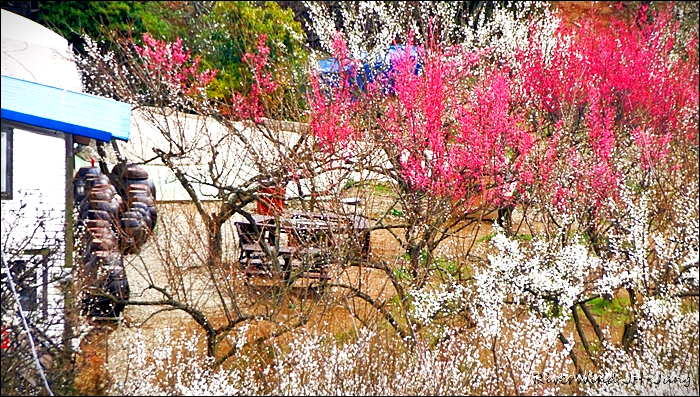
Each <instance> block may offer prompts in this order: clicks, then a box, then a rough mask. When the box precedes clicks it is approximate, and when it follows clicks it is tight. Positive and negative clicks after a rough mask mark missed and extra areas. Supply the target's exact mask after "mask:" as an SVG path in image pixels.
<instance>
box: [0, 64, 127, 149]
mask: <svg viewBox="0 0 700 397" xmlns="http://www.w3.org/2000/svg"><path fill="white" fill-rule="evenodd" d="M2 118H3V119H6V120H10V121H15V122H18V123H24V124H28V125H33V126H36V127H42V128H46V129H50V130H56V131H61V132H65V133H68V134H74V135H80V136H84V137H87V138H94V139H97V140H100V141H107V142H108V141H111V140H112V138H116V139H121V140H124V141H128V140H129V131H130V130H131V105H129V104H127V103H122V102H117V101H114V100H111V99H107V98H102V97H98V96H94V95H89V94H85V93H81V92H73V91H68V90H63V89H60V88H55V87H50V86H47V85H43V84H38V83H34V82H31V81H26V80H21V79H16V78H14V77H9V76H2Z"/></svg>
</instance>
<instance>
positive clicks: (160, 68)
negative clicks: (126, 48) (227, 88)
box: [134, 33, 217, 94]
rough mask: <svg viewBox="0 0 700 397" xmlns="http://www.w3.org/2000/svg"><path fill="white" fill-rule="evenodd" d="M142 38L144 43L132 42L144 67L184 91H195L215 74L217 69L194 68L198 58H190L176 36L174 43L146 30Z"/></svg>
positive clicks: (189, 92) (204, 85)
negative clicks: (160, 38) (199, 69)
mask: <svg viewBox="0 0 700 397" xmlns="http://www.w3.org/2000/svg"><path fill="white" fill-rule="evenodd" d="M143 42H144V45H143V47H141V46H139V45H136V44H134V48H135V49H136V52H137V53H138V54H139V55H140V56H141V59H142V61H143V65H144V67H145V68H146V70H147V71H148V72H149V73H151V74H152V75H154V77H158V78H160V79H162V80H163V81H165V82H166V83H169V84H171V85H172V86H174V87H177V88H178V89H180V90H182V92H184V93H186V94H195V93H197V92H198V91H199V89H201V88H204V87H206V86H207V84H209V83H210V82H211V81H212V80H213V79H214V78H215V77H216V73H217V70H204V71H202V72H198V71H197V69H198V68H199V61H200V58H199V57H196V58H194V59H191V56H190V52H189V51H187V50H186V49H184V48H183V46H182V40H181V39H180V38H179V37H178V38H177V39H176V40H175V41H174V42H173V43H166V42H165V41H162V40H156V39H154V38H153V37H152V36H151V35H149V34H148V33H146V34H144V35H143Z"/></svg>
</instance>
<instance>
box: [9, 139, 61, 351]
mask: <svg viewBox="0 0 700 397" xmlns="http://www.w3.org/2000/svg"><path fill="white" fill-rule="evenodd" d="M12 150H13V153H12V160H13V161H12V162H13V164H12V199H11V200H2V209H1V214H2V231H1V233H2V244H3V255H4V256H5V259H6V260H8V261H9V260H12V259H13V258H10V257H8V255H7V252H12V251H16V250H18V249H20V250H30V249H42V248H47V247H48V248H51V249H52V255H51V256H50V258H49V272H50V274H49V277H48V279H49V280H54V279H56V278H57V277H58V276H59V275H61V273H65V272H67V271H68V270H69V269H66V268H65V267H64V263H65V249H66V239H65V212H66V211H65V207H66V182H65V181H66V160H65V151H66V149H65V136H64V134H63V133H55V134H52V135H46V134H40V133H36V132H31V131H26V130H22V129H18V128H15V129H14V131H13V147H12ZM14 259H21V258H17V257H15V258H14ZM41 280H42V274H38V275H37V281H38V282H39V284H41ZM41 296H42V291H41V286H39V288H38V290H37V298H38V299H39V300H41ZM42 304H43V302H40V304H39V308H41V307H42ZM48 308H49V316H62V309H63V295H62V294H61V291H60V289H59V286H58V283H56V282H51V283H50V284H49V286H48ZM61 318H62V317H61ZM50 322H51V323H54V322H55V321H53V320H50ZM61 332H62V326H57V327H55V328H54V329H52V332H51V334H53V335H54V336H56V337H59V336H60V335H61Z"/></svg>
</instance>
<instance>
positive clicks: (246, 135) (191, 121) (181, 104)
mask: <svg viewBox="0 0 700 397" xmlns="http://www.w3.org/2000/svg"><path fill="white" fill-rule="evenodd" d="M143 39H144V44H143V45H142V46H141V45H138V44H136V43H134V42H133V41H131V40H127V41H123V42H121V43H120V46H119V48H118V51H116V52H115V53H105V52H103V51H100V50H99V49H98V48H97V46H96V45H89V46H88V47H87V48H88V52H87V55H86V56H85V57H84V58H83V59H82V60H81V61H80V66H82V68H83V73H84V76H85V77H86V79H87V81H89V84H88V85H87V89H88V90H89V91H90V92H92V93H100V94H101V95H106V96H110V97H113V98H116V99H118V100H120V101H123V102H127V103H130V104H132V106H133V113H132V115H133V116H132V117H133V118H132V120H133V122H134V125H135V128H133V129H132V136H131V140H130V142H129V144H128V145H123V146H122V148H121V150H122V153H124V154H125V155H126V156H127V157H128V158H129V161H131V162H134V163H139V164H146V163H147V164H149V166H150V165H160V166H162V167H160V168H159V170H162V171H163V172H166V173H167V175H169V177H170V178H173V179H171V180H175V181H177V183H178V185H179V186H178V187H181V188H182V189H183V191H184V193H185V194H186V197H187V198H188V199H190V200H191V206H186V205H183V206H175V207H173V208H170V209H169V210H166V211H163V213H159V214H160V215H159V233H158V236H159V237H157V238H155V239H154V243H153V246H152V247H151V249H152V250H151V254H152V255H153V256H152V257H151V258H150V259H148V260H142V258H134V261H133V262H130V263H129V264H128V265H126V266H127V272H130V274H129V277H130V278H131V279H132V282H133V283H136V284H138V283H139V282H143V283H145V285H148V286H149V287H148V289H151V290H153V291H158V294H156V295H155V296H153V295H151V296H139V297H134V295H132V299H131V300H128V301H125V302H123V303H124V304H125V305H126V306H127V308H128V307H130V306H134V305H141V306H151V307H167V308H169V309H171V310H181V311H182V312H184V313H186V314H187V315H188V316H189V317H190V318H191V319H192V320H193V321H194V322H195V323H196V324H197V325H198V327H199V330H200V331H202V332H203V333H204V334H206V345H207V348H206V352H207V355H208V356H209V357H211V358H212V363H211V364H213V365H215V366H218V365H219V364H221V363H222V362H224V361H226V360H227V359H228V358H229V357H231V356H232V355H233V354H234V353H235V351H237V350H238V349H239V347H236V346H231V345H229V344H228V342H226V340H227V338H228V336H229V335H233V334H236V333H237V332H238V329H239V326H241V325H243V324H245V323H247V322H251V321H269V322H270V324H271V325H273V326H277V325H279V326H280V327H283V328H284V329H293V328H294V327H297V326H299V324H302V323H303V321H302V320H299V318H302V319H303V318H304V316H305V315H306V313H304V311H305V310H308V306H302V307H299V309H298V311H295V312H293V313H292V314H291V315H290V316H287V315H286V314H281V316H280V313H279V312H278V310H277V308H278V306H279V302H281V301H277V303H275V304H273V305H270V303H271V302H272V301H268V300H267V298H272V300H276V299H285V295H284V289H283V288H281V287H282V286H286V284H285V283H287V280H284V279H283V278H282V277H281V274H282V270H281V267H282V265H281V264H280V262H281V261H282V260H283V259H282V258H283V257H282V255H281V254H280V252H279V249H280V247H279V245H278V246H274V245H273V244H267V243H265V240H262V242H261V247H262V249H263V251H264V252H265V253H266V254H267V255H268V256H269V257H270V258H271V259H270V261H271V262H272V265H271V269H270V272H271V273H272V274H274V275H275V276H276V277H275V278H274V279H275V282H276V283H278V284H279V285H278V286H277V287H279V288H276V289H275V290H273V292H272V295H273V296H265V299H263V298H262V297H261V298H259V299H255V300H254V301H255V302H254V303H252V305H258V304H261V305H262V306H258V307H256V308H255V310H257V311H256V312H252V311H248V309H249V308H250V306H248V305H247V303H249V302H250V300H249V298H248V297H246V296H245V295H246V294H247V292H246V291H247V289H246V288H245V287H246V286H245V283H244V281H243V280H244V279H245V278H244V277H243V275H242V269H240V268H239V267H238V266H236V265H234V264H233V263H237V258H236V256H235V254H234V252H235V250H236V249H237V248H234V247H233V246H232V245H231V243H232V242H233V241H234V237H233V236H234V234H233V233H235V231H234V225H233V222H234V217H237V218H238V219H237V220H242V219H247V220H248V221H249V222H250V223H252V224H255V220H254V218H253V215H254V212H253V211H254V210H252V209H251V208H250V206H248V205H249V204H251V203H254V202H255V201H256V200H258V199H259V196H258V190H260V189H261V182H262V181H263V180H268V179H269V178H271V177H274V178H277V179H276V180H275V182H277V183H279V184H280V185H282V186H286V183H287V182H288V180H289V179H290V178H291V177H290V176H289V174H290V172H289V170H292V169H299V168H300V167H299V166H298V165H297V164H296V162H297V161H300V160H299V159H300V158H301V157H302V154H300V153H304V152H306V151H307V150H308V147H307V145H305V144H304V142H305V136H304V134H305V132H304V129H302V128H298V129H297V130H296V131H290V130H289V129H288V128H286V127H287V126H282V123H279V122H278V123H275V122H272V121H270V120H265V119H264V116H266V115H267V114H268V113H267V111H268V109H267V108H266V107H265V106H264V105H263V103H264V101H263V98H265V97H267V96H270V95H271V93H272V92H274V90H275V89H276V88H277V84H276V81H275V79H274V78H273V76H272V75H271V71H270V68H269V62H268V61H269V55H270V49H269V48H268V47H267V46H266V45H265V40H266V37H265V36H264V35H263V36H261V37H260V38H259V41H258V47H257V51H256V52H255V53H247V54H245V55H244V57H243V59H244V61H245V62H246V63H247V64H248V65H249V66H250V68H251V74H252V75H253V76H254V77H255V79H254V81H253V82H252V84H251V86H250V87H247V89H246V90H245V91H246V92H247V93H248V94H246V95H240V94H237V93H232V96H233V97H235V98H236V101H235V102H234V104H233V106H231V105H230V104H227V105H224V104H222V103H220V102H219V101H217V100H215V99H212V98H210V97H209V96H208V93H207V88H208V86H209V84H211V83H212V81H213V78H214V76H215V74H216V71H209V70H202V67H201V63H200V61H199V59H200V58H199V57H197V56H195V55H193V54H191V53H190V52H189V51H188V50H187V49H185V48H184V47H183V46H182V44H181V42H180V40H175V41H174V42H172V43H166V42H164V41H162V40H157V39H153V38H152V37H150V36H148V35H145V36H144V38H143ZM89 44H90V43H89ZM93 44H94V43H93ZM289 124H292V127H294V125H293V123H289ZM115 146H117V145H116V144H115ZM258 232H260V231H259V230H258ZM278 233H279V231H278ZM277 241H279V240H277ZM139 255H141V254H139ZM154 258H156V259H154ZM139 260H142V262H143V264H144V268H140V265H139V264H138V262H139ZM154 272H156V273H159V274H163V273H165V274H167V277H163V278H161V279H157V278H152V277H151V276H150V274H153V273H154ZM185 273H187V274H185ZM277 276H279V277H277ZM200 283H201V284H200ZM198 284H199V285H206V286H207V290H208V291H210V292H212V295H211V296H207V297H201V296H200V297H195V298H193V295H192V294H193V293H194V292H193V291H194V290H195V289H194V287H193V285H198ZM196 294H197V293H195V295H196ZM141 299H142V300H141ZM265 306H267V308H264V307H265ZM169 309H166V310H169ZM263 312H267V313H266V314H261V313H263ZM297 315H299V317H297ZM287 321H291V322H290V323H289V324H286V322H287ZM274 332H276V333H278V334H279V333H283V332H286V331H279V330H277V331H273V333H274ZM214 359H216V361H214Z"/></svg>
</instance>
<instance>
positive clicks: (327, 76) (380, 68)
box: [318, 45, 421, 91]
mask: <svg viewBox="0 0 700 397" xmlns="http://www.w3.org/2000/svg"><path fill="white" fill-rule="evenodd" d="M420 51H421V50H420V47H416V46H412V47H411V56H412V57H416V58H418V62H417V63H416V68H415V70H414V73H415V74H418V73H419V71H420V69H421V60H420V55H419V54H420ZM405 52H406V47H405V46H403V45H392V46H391V47H389V49H388V50H387V52H386V54H385V55H384V56H383V57H381V56H380V57H377V58H375V59H368V58H369V57H367V56H363V57H360V58H359V59H360V60H361V64H362V66H361V67H360V68H359V69H358V70H346V72H349V74H350V76H349V78H350V79H352V81H351V83H352V84H357V86H358V87H359V88H360V89H361V90H363V91H364V90H365V85H366V83H367V82H373V81H375V80H379V81H380V82H382V83H384V84H386V85H387V86H388V87H387V88H388V89H389V90H391V86H392V85H393V83H392V79H391V72H392V71H393V70H394V66H395V65H396V63H397V62H400V60H401V58H402V57H403V56H404V54H405ZM339 66H340V65H339V63H338V60H337V59H336V58H328V59H322V60H320V61H318V71H319V73H320V76H321V79H322V81H324V82H326V83H330V84H334V83H337V78H338V77H337V76H338V72H339Z"/></svg>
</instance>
